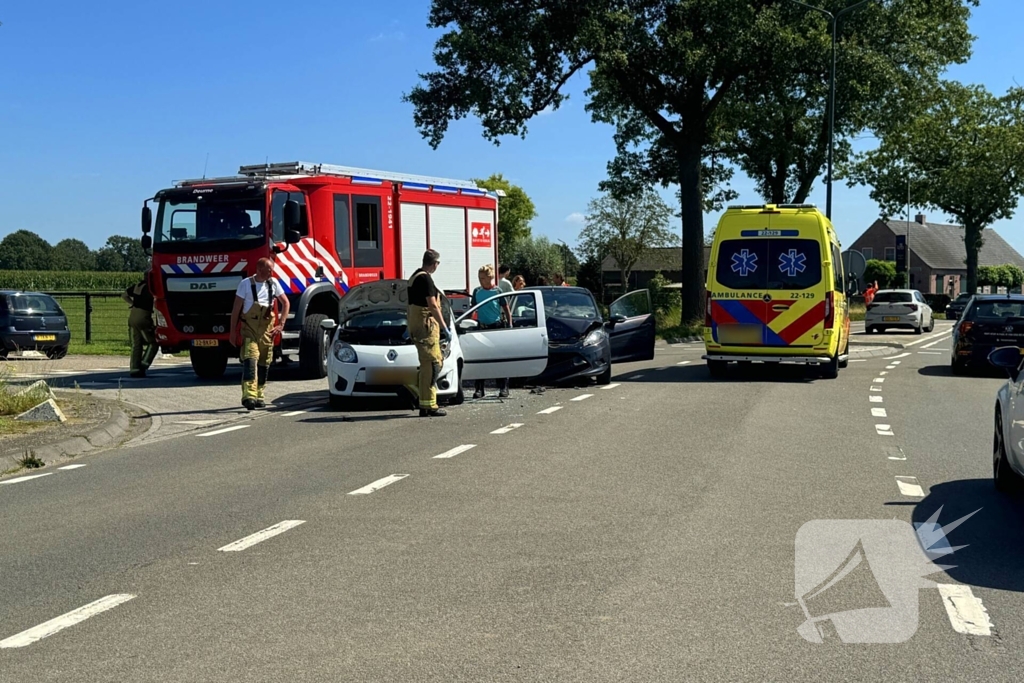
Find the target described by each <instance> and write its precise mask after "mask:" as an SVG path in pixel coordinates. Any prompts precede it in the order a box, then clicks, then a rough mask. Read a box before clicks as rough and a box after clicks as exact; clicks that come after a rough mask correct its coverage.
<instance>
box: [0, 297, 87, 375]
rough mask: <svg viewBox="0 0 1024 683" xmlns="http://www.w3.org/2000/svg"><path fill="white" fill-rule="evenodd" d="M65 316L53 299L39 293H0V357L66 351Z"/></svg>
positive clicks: (68, 334) (58, 354) (55, 354)
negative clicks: (33, 352) (19, 352)
mask: <svg viewBox="0 0 1024 683" xmlns="http://www.w3.org/2000/svg"><path fill="white" fill-rule="evenodd" d="M70 341H71V330H70V329H69V328H68V317H67V315H65V314H64V310H63V309H62V308H61V307H60V304H58V303H57V302H56V300H54V298H53V297H52V296H50V295H48V294H41V293H40V292H12V291H0V358H6V357H7V354H8V353H11V352H18V351H43V352H44V353H46V355H47V356H48V357H50V358H53V359H56V358H63V357H64V356H65V355H66V354H67V352H68V342H70Z"/></svg>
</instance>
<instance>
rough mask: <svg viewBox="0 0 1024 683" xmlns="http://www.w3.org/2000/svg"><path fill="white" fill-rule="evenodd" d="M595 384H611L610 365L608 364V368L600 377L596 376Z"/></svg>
mask: <svg viewBox="0 0 1024 683" xmlns="http://www.w3.org/2000/svg"><path fill="white" fill-rule="evenodd" d="M597 383H598V384H599V385H605V384H611V383H612V364H611V363H609V364H608V367H606V368H605V369H604V372H602V373H601V374H600V375H598V376H597Z"/></svg>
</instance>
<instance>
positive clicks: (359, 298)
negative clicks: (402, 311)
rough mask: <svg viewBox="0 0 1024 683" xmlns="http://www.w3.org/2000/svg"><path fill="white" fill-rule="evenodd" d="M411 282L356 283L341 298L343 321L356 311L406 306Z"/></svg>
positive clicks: (374, 281)
mask: <svg viewBox="0 0 1024 683" xmlns="http://www.w3.org/2000/svg"><path fill="white" fill-rule="evenodd" d="M408 305H409V283H408V282H407V281H405V280H373V281H372V282H364V283H363V284H361V285H356V286H355V287H353V288H352V289H350V290H348V293H347V294H346V295H345V296H343V297H342V298H341V321H342V322H344V321H345V320H347V319H348V318H350V317H352V316H353V315H355V314H356V313H362V312H365V311H372V310H375V309H383V308H406V307H407V306H408Z"/></svg>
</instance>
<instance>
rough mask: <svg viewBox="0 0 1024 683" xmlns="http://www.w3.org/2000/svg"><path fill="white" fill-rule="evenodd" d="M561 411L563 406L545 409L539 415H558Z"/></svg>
mask: <svg viewBox="0 0 1024 683" xmlns="http://www.w3.org/2000/svg"><path fill="white" fill-rule="evenodd" d="M561 409H562V406H551V407H550V408H545V409H544V410H541V411H539V412H538V413H537V414H538V415H550V414H551V413H557V412H558V411H559V410H561ZM492 434H493V432H492Z"/></svg>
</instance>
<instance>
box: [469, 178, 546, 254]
mask: <svg viewBox="0 0 1024 683" xmlns="http://www.w3.org/2000/svg"><path fill="white" fill-rule="evenodd" d="M473 182H475V183H476V184H477V185H479V186H480V187H483V188H485V189H488V190H495V191H497V190H501V191H502V192H504V193H505V196H504V197H501V198H500V199H499V200H498V253H499V255H500V258H502V259H504V258H505V254H506V249H508V248H511V247H512V245H513V244H515V243H516V242H517V241H519V240H521V239H523V238H524V237H529V236H530V221H532V220H533V219H534V218H536V217H537V208H536V207H535V206H534V205H533V200H531V199H530V197H529V196H527V194H526V191H525V190H523V188H521V187H519V186H518V185H513V184H512V183H511V182H509V181H508V180H506V179H505V176H503V175H502V174H500V173H494V174H492V175H491V177H490V178H487V179H486V180H474V181H473Z"/></svg>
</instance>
